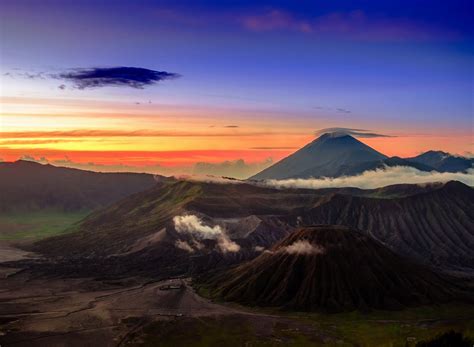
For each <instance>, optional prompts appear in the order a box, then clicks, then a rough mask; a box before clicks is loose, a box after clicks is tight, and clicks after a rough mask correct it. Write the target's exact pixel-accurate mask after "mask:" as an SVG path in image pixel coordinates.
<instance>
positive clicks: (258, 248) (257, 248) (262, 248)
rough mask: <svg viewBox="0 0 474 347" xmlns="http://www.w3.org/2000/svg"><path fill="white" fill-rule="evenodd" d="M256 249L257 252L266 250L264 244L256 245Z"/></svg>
mask: <svg viewBox="0 0 474 347" xmlns="http://www.w3.org/2000/svg"><path fill="white" fill-rule="evenodd" d="M254 249H255V252H263V251H264V250H265V248H264V247H262V246H255V248H254Z"/></svg>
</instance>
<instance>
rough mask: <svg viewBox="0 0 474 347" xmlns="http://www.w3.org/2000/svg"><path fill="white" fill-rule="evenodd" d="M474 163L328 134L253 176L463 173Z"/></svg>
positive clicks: (270, 177)
mask: <svg viewBox="0 0 474 347" xmlns="http://www.w3.org/2000/svg"><path fill="white" fill-rule="evenodd" d="M473 165H474V159H470V158H464V157H457V156H453V155H450V154H448V153H445V152H440V151H429V152H426V153H423V154H421V155H419V156H416V157H413V158H405V159H403V158H399V157H391V158H389V157H387V156H386V155H384V154H382V153H379V152H377V151H376V150H374V149H373V148H371V147H369V146H367V145H366V144H364V143H362V142H360V141H359V140H357V139H355V138H354V137H352V136H350V135H345V134H341V133H327V134H324V135H322V136H320V137H319V138H317V139H316V140H314V141H313V142H311V143H309V144H307V145H306V146H304V147H303V148H301V149H299V150H298V151H296V152H295V153H293V154H291V155H290V156H288V157H286V158H284V159H282V160H281V161H279V162H277V163H275V164H274V165H272V166H270V167H269V168H267V169H265V170H263V171H261V172H259V173H258V174H256V175H254V176H252V177H250V179H251V180H266V179H288V178H311V177H315V178H317V177H340V176H353V175H357V174H360V173H362V172H364V171H367V170H375V169H379V168H383V167H386V166H408V167H413V168H416V169H418V170H421V171H439V172H459V171H466V170H467V169H470V168H472V167H473Z"/></svg>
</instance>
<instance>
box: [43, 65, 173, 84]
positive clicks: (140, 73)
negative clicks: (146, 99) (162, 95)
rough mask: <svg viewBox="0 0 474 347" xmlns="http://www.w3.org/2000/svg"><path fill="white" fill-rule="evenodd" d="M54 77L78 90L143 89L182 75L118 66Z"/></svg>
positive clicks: (83, 70)
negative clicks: (69, 83) (114, 87)
mask: <svg viewBox="0 0 474 347" xmlns="http://www.w3.org/2000/svg"><path fill="white" fill-rule="evenodd" d="M52 77H54V78H57V79H62V80H65V81H69V82H72V83H73V85H74V87H75V88H78V89H89V88H100V87H110V86H116V87H132V88H137V89H143V88H145V87H146V86H151V85H154V84H157V83H158V82H161V81H164V80H169V79H173V78H177V77H180V75H179V74H176V73H172V72H166V71H156V70H149V69H145V68H140V67H126V66H118V67H94V68H88V69H82V68H81V69H73V70H70V71H68V72H63V73H60V74H57V75H53V76H52Z"/></svg>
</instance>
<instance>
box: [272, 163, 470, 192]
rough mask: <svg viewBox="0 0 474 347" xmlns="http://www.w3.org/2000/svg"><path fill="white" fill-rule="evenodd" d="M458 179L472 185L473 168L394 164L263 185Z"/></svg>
mask: <svg viewBox="0 0 474 347" xmlns="http://www.w3.org/2000/svg"><path fill="white" fill-rule="evenodd" d="M453 180H455V181H460V182H463V183H465V184H467V185H469V186H474V169H469V170H468V171H467V173H462V172H455V173H450V172H443V173H441V172H434V171H432V172H425V171H420V170H417V169H415V168H412V167H406V166H393V167H386V168H384V169H378V170H374V171H365V172H363V173H362V174H360V175H356V176H343V177H337V178H309V179H285V180H266V181H265V184H266V185H269V186H272V187H278V188H309V189H319V188H337V187H357V188H361V189H373V188H379V187H384V186H388V185H393V184H401V183H407V184H424V183H430V182H447V181H453Z"/></svg>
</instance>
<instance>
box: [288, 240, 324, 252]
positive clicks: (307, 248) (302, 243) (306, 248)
mask: <svg viewBox="0 0 474 347" xmlns="http://www.w3.org/2000/svg"><path fill="white" fill-rule="evenodd" d="M283 251H284V252H286V253H288V254H301V255H313V254H324V253H325V250H324V248H322V247H319V246H317V245H313V244H311V243H310V242H309V241H307V240H298V241H295V242H293V243H292V244H291V245H289V246H286V247H284V248H283Z"/></svg>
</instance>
